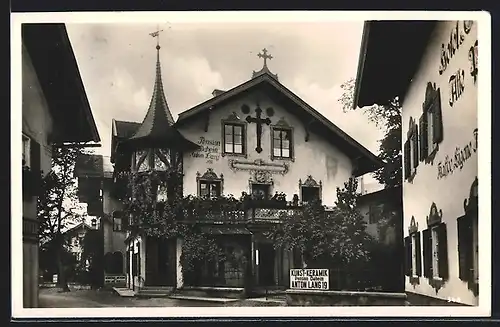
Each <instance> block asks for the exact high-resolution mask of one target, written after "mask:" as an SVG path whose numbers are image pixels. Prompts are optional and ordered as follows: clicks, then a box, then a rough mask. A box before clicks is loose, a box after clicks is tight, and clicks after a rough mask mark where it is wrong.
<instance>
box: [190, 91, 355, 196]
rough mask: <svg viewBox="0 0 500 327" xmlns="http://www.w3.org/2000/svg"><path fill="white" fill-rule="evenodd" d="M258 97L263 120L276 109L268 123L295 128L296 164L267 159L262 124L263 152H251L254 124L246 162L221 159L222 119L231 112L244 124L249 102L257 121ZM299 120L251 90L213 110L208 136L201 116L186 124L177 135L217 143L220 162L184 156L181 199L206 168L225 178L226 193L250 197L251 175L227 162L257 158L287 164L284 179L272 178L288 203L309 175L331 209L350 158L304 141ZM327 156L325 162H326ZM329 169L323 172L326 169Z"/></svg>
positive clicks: (322, 143)
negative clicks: (282, 121) (268, 111)
mask: <svg viewBox="0 0 500 327" xmlns="http://www.w3.org/2000/svg"><path fill="white" fill-rule="evenodd" d="M256 97H259V98H260V107H261V108H262V110H263V113H262V118H266V117H267V115H266V113H265V109H266V108H268V107H272V108H273V109H274V111H275V114H274V116H273V117H270V119H271V124H276V122H278V120H279V119H280V118H281V117H285V120H286V121H287V123H288V124H289V125H290V126H293V142H294V151H295V161H294V162H290V161H284V160H283V161H282V160H274V161H271V160H270V157H271V136H270V127H269V126H267V125H264V126H263V132H262V144H261V146H262V148H263V151H262V152H261V153H260V154H259V153H257V152H256V151H255V148H256V143H257V138H256V124H255V123H250V124H248V125H247V153H248V157H247V158H242V157H236V156H230V155H226V156H224V157H223V156H221V155H220V154H221V151H222V146H223V139H222V132H221V128H222V124H221V120H222V119H225V118H227V117H228V116H229V115H230V114H231V113H232V112H235V113H236V114H237V115H238V116H239V117H240V118H241V119H242V120H245V118H246V117H247V114H243V113H242V111H241V106H242V105H243V104H247V105H248V106H249V107H250V109H251V112H250V115H252V116H253V117H255V112H254V109H255V107H256V106H255V100H254V99H255V98H256ZM303 126H304V125H303V122H301V121H300V120H299V119H297V118H296V117H295V116H293V115H291V114H290V113H288V112H287V111H285V109H284V108H282V107H281V106H280V105H278V104H277V103H275V102H273V101H272V100H271V99H269V97H267V95H265V94H262V93H260V94H257V93H256V91H253V92H250V93H249V94H248V95H247V96H246V97H245V98H239V99H235V100H233V101H232V102H230V103H228V104H226V105H224V106H222V107H219V108H217V109H216V110H214V111H213V112H212V113H211V115H210V123H209V127H208V132H205V131H204V120H203V118H200V119H199V121H197V122H194V123H190V124H189V125H187V126H186V127H182V128H180V131H181V133H182V134H183V135H184V136H185V137H186V138H187V139H189V140H191V141H193V142H195V143H197V142H198V141H199V139H200V137H204V138H205V139H207V140H213V141H220V146H219V147H218V148H219V150H218V159H217V160H213V163H207V160H206V159H204V158H195V157H193V156H192V153H186V154H185V155H184V173H185V176H184V195H187V194H193V195H196V194H197V183H196V172H197V171H198V172H200V174H203V173H205V172H206V170H207V168H208V167H211V168H213V169H214V172H215V173H217V175H220V174H221V173H222V174H224V195H229V194H233V195H234V196H235V197H236V198H239V197H240V196H241V192H243V191H244V192H247V193H249V192H250V190H249V178H250V177H251V173H250V172H249V171H237V172H235V171H233V170H231V169H230V166H229V160H230V159H238V160H245V161H253V160H255V159H262V160H264V161H265V162H266V163H270V162H273V163H283V162H286V163H288V164H289V171H288V173H287V174H286V175H284V176H283V175H279V174H274V175H273V179H274V187H273V193H274V191H278V192H284V193H285V194H286V195H287V200H288V201H291V200H292V197H293V195H294V194H297V195H299V196H300V189H299V179H302V181H304V180H305V179H306V178H307V176H308V175H312V177H313V178H314V179H315V180H316V181H317V182H318V183H319V182H320V181H321V182H322V184H323V189H322V198H323V202H324V203H325V204H326V205H333V204H334V202H335V200H336V188H337V187H339V186H340V187H341V186H343V184H344V182H346V181H347V180H348V179H349V177H351V175H352V163H351V160H350V159H349V158H348V157H347V156H346V155H345V154H343V153H341V152H340V151H339V150H338V149H337V148H336V147H334V146H333V145H331V144H330V143H329V142H327V141H326V140H325V139H323V138H322V137H320V136H319V135H316V134H314V132H311V133H310V138H309V141H308V142H305V140H304V139H305V135H306V131H305V129H304V127H303ZM328 158H329V159H328ZM328 166H329V167H330V169H327V167H328Z"/></svg>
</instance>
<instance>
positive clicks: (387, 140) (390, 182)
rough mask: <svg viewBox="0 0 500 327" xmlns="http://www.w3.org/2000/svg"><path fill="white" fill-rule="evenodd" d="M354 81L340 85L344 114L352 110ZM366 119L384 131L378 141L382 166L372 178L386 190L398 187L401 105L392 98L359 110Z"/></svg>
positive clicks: (400, 171)
mask: <svg viewBox="0 0 500 327" xmlns="http://www.w3.org/2000/svg"><path fill="white" fill-rule="evenodd" d="M354 86H355V79H354V78H351V79H349V80H348V81H346V82H345V83H344V84H342V85H341V88H342V89H343V93H342V95H341V97H340V98H339V102H340V103H341V104H342V110H343V111H344V112H347V111H350V110H354V108H353V100H354ZM361 110H363V113H364V114H365V115H367V117H368V119H369V120H370V121H371V122H372V123H374V124H375V125H376V126H377V127H379V128H381V129H383V130H384V132H385V134H384V137H383V138H382V139H381V140H380V141H379V143H380V145H379V157H380V158H381V159H382V160H383V161H384V163H385V164H384V166H383V167H382V168H381V169H379V170H378V171H376V172H374V177H375V179H377V180H378V181H379V182H380V183H382V184H384V186H385V187H386V188H392V187H398V186H401V183H402V177H403V174H402V165H401V160H402V156H401V127H402V122H401V104H400V103H399V99H398V98H394V99H392V100H390V101H388V103H386V104H383V105H378V104H375V105H372V106H369V107H364V108H361Z"/></svg>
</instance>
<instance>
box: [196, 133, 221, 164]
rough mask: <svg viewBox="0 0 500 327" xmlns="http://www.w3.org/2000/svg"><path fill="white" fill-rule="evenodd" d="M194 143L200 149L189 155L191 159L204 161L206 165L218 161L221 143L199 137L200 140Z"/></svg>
mask: <svg viewBox="0 0 500 327" xmlns="http://www.w3.org/2000/svg"><path fill="white" fill-rule="evenodd" d="M196 143H197V144H198V145H199V146H200V148H199V149H198V150H197V151H195V152H193V153H192V154H191V157H193V158H199V159H206V161H207V163H213V162H214V161H219V159H220V147H221V141H217V140H209V139H206V138H205V137H203V136H200V139H199V140H198V142H196Z"/></svg>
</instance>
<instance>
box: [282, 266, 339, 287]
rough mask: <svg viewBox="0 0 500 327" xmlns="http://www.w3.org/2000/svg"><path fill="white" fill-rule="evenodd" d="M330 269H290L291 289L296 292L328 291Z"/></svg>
mask: <svg viewBox="0 0 500 327" xmlns="http://www.w3.org/2000/svg"><path fill="white" fill-rule="evenodd" d="M328 277H329V274H328V269H290V288H291V289H294V290H328V289H329V288H330V284H329V279H328Z"/></svg>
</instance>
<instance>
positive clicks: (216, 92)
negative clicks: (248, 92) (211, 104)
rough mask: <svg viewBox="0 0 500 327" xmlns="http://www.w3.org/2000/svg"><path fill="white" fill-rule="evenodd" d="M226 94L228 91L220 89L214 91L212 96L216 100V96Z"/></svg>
mask: <svg viewBox="0 0 500 327" xmlns="http://www.w3.org/2000/svg"><path fill="white" fill-rule="evenodd" d="M224 92H226V91H223V90H219V89H215V90H213V92H212V95H213V96H214V98H215V97H216V96H218V95H221V94H222V93H224Z"/></svg>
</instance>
